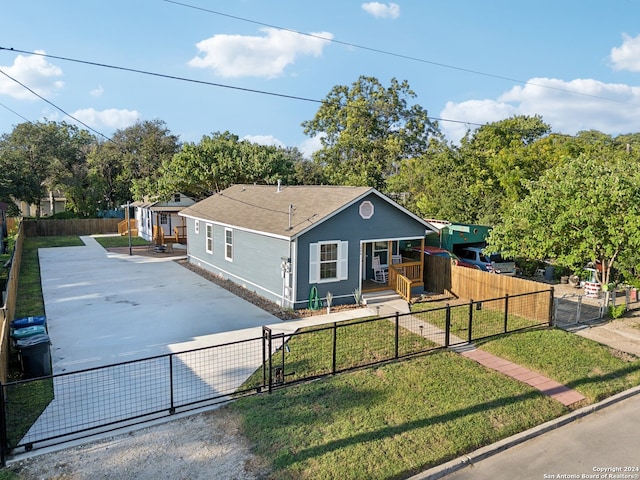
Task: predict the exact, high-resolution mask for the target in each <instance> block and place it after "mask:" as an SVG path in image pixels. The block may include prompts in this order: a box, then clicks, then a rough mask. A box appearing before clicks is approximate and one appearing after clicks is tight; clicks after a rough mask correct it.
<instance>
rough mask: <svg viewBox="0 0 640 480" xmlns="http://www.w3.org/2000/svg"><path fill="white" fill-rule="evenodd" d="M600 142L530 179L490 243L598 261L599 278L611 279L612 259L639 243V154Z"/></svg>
mask: <svg viewBox="0 0 640 480" xmlns="http://www.w3.org/2000/svg"><path fill="white" fill-rule="evenodd" d="M605 138H606V137H605ZM601 140H602V138H599V139H596V142H595V143H591V144H590V146H589V152H588V153H581V154H580V155H579V156H577V157H575V158H571V159H567V160H565V161H563V162H561V163H559V164H558V165H556V166H555V167H553V168H551V169H549V170H548V171H546V172H545V173H544V175H543V176H542V177H541V178H540V179H539V180H537V181H533V182H529V184H528V185H527V189H528V195H527V196H526V197H525V198H524V199H523V200H522V201H520V202H517V203H515V204H514V205H513V207H512V208H511V209H510V210H509V211H508V212H507V213H506V214H505V215H504V218H503V222H502V223H501V224H499V225H498V226H496V227H495V228H494V229H493V230H492V232H491V235H490V237H489V245H490V247H491V248H492V249H494V250H501V251H503V252H505V253H506V254H508V255H511V256H514V257H525V258H530V259H547V258H549V259H554V260H555V261H556V262H557V264H558V265H560V266H566V267H569V268H578V267H581V266H583V265H584V264H585V263H586V262H588V261H591V262H593V263H594V264H596V263H599V264H601V265H602V267H603V271H602V274H599V277H600V278H599V281H601V282H602V283H608V282H609V280H610V275H611V267H612V265H613V264H614V262H615V261H616V260H618V259H621V260H622V259H624V258H625V257H628V256H632V255H634V254H635V253H634V252H636V251H637V249H638V247H640V174H639V173H638V157H637V156H636V155H631V154H629V153H628V152H627V151H626V150H625V149H624V148H621V147H620V145H616V144H615V142H612V141H610V140H611V139H610V137H609V138H606V140H607V141H606V142H603V141H601Z"/></svg>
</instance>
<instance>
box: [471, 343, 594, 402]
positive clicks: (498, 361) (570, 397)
mask: <svg viewBox="0 0 640 480" xmlns="http://www.w3.org/2000/svg"><path fill="white" fill-rule="evenodd" d="M460 354H461V355H463V356H465V357H467V358H470V359H471V360H474V361H476V362H478V363H479V364H480V365H484V366H485V367H487V368H491V369H493V370H496V371H497V372H500V373H502V374H504V375H508V376H510V377H512V378H515V379H516V380H519V381H521V382H524V383H526V384H528V385H531V386H532V387H533V388H536V389H538V390H540V391H541V392H542V393H544V394H545V395H548V396H549V397H551V398H553V399H554V400H557V401H559V402H560V403H562V404H563V405H567V406H568V405H572V404H574V403H576V402H579V401H580V400H584V398H585V397H584V395H582V394H580V393H578V392H576V391H575V390H572V389H570V388H569V387H566V386H564V385H562V384H561V383H558V382H556V381H555V380H551V379H550V378H547V377H545V376H544V375H540V374H539V373H537V372H534V371H532V370H529V369H528V368H525V367H521V366H520V365H517V364H515V363H513V362H510V361H509V360H505V359H503V358H500V357H496V356H495V355H493V354H491V353H489V352H485V351H484V350H480V349H478V348H475V349H471V350H466V351H462V352H460Z"/></svg>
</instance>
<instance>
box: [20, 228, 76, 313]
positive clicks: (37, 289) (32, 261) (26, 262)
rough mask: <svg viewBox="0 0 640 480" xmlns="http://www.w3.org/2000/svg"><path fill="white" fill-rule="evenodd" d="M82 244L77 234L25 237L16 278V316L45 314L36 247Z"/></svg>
mask: <svg viewBox="0 0 640 480" xmlns="http://www.w3.org/2000/svg"><path fill="white" fill-rule="evenodd" d="M82 245H84V243H82V240H80V237H78V236H63V237H31V238H25V240H24V244H23V245H22V263H21V264H20V278H19V280H18V298H17V301H16V318H19V317H28V316H41V315H45V310H44V301H43V299H42V286H41V285H40V262H39V261H38V249H39V248H47V247H76V246H82Z"/></svg>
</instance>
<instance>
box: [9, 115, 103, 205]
mask: <svg viewBox="0 0 640 480" xmlns="http://www.w3.org/2000/svg"><path fill="white" fill-rule="evenodd" d="M94 141H95V139H94V138H93V137H92V136H91V135H90V134H89V133H88V132H86V131H84V130H79V129H78V128H77V127H75V126H74V125H70V124H68V123H65V122H60V123H57V122H50V121H45V122H36V123H31V122H26V123H21V124H19V125H17V126H16V127H15V128H14V130H13V131H12V132H11V133H10V134H5V135H3V136H2V138H0V162H1V165H0V167H1V169H2V170H3V171H5V176H6V179H5V184H6V190H7V191H6V193H7V194H9V195H11V196H13V197H14V198H16V199H18V200H22V201H25V202H28V203H29V204H32V205H35V206H36V215H37V216H40V205H41V200H42V199H43V198H46V194H47V193H48V192H51V191H53V190H54V189H60V190H61V191H62V192H63V193H64V194H65V195H66V196H67V198H68V199H69V200H70V205H71V206H72V207H76V206H78V205H82V204H83V199H82V195H83V191H84V189H85V187H86V178H87V175H86V168H85V167H86V154H87V152H88V149H89V145H90V144H91V143H93V142H94Z"/></svg>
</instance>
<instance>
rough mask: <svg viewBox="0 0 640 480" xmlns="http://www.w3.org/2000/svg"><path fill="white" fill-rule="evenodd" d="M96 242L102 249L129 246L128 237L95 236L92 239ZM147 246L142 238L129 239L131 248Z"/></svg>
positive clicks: (147, 243)
mask: <svg viewBox="0 0 640 480" xmlns="http://www.w3.org/2000/svg"><path fill="white" fill-rule="evenodd" d="M94 238H95V239H96V241H97V242H98V243H99V244H100V245H102V247H103V248H117V247H128V246H129V237H128V236H121V235H120V236H115V235H110V236H108V237H102V236H97V237H94ZM146 245H149V242H147V241H146V240H145V239H144V238H142V237H138V236H136V237H131V246H132V247H143V246H146Z"/></svg>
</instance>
